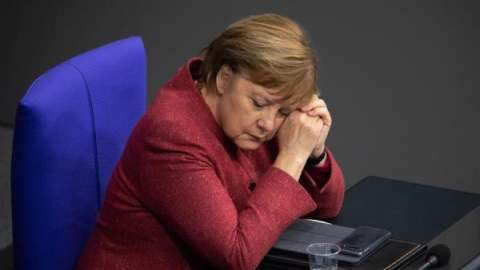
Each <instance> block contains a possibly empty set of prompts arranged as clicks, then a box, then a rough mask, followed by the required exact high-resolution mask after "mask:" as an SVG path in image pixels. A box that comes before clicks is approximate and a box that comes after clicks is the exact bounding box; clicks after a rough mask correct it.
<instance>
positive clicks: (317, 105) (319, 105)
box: [300, 98, 327, 112]
mask: <svg viewBox="0 0 480 270" xmlns="http://www.w3.org/2000/svg"><path fill="white" fill-rule="evenodd" d="M322 107H327V104H326V103H325V101H324V100H323V99H319V98H316V99H315V100H312V101H311V102H310V103H308V104H307V105H305V106H303V107H301V108H300V111H302V112H308V111H311V110H313V109H315V108H322Z"/></svg>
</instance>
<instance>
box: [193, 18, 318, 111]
mask: <svg viewBox="0 0 480 270" xmlns="http://www.w3.org/2000/svg"><path fill="white" fill-rule="evenodd" d="M204 53H205V58H204V62H203V64H202V66H201V68H200V78H199V83H200V84H201V85H205V86H206V87H207V89H209V90H208V91H211V90H212V89H213V90H215V89H216V76H217V74H218V72H219V70H220V68H221V67H222V66H223V65H225V64H226V65H228V66H230V68H231V69H232V71H233V72H234V73H240V74H241V75H242V76H244V77H245V78H246V79H248V80H250V81H252V82H253V83H255V84H258V85H261V86H263V87H266V88H272V89H278V90H279V91H277V92H276V93H272V94H275V95H279V96H280V98H281V99H283V100H287V99H288V100H294V101H297V102H300V103H306V102H308V101H309V100H310V99H311V96H312V95H313V94H318V91H317V61H316V55H315V52H314V50H313V48H312V46H311V43H310V41H309V39H308V38H307V35H306V33H305V31H304V30H303V29H302V28H301V27H300V26H299V25H298V24H297V23H296V22H294V21H293V20H291V19H289V18H286V17H283V16H280V15H276V14H263V15H255V16H250V17H247V18H245V19H242V20H240V21H237V22H235V23H233V24H231V25H230V26H229V27H227V28H226V29H225V31H224V32H223V33H222V34H221V35H220V36H218V37H217V38H216V39H214V40H213V41H212V42H211V43H210V44H209V46H208V47H207V48H205V49H204Z"/></svg>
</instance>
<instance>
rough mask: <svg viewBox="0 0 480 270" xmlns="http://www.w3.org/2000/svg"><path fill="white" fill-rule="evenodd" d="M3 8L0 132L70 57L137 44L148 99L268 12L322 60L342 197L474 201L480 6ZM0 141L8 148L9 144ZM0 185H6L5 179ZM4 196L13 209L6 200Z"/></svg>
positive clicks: (282, 2)
mask: <svg viewBox="0 0 480 270" xmlns="http://www.w3.org/2000/svg"><path fill="white" fill-rule="evenodd" d="M1 5H2V6H3V7H2V8H1V11H0V12H1V13H2V14H1V15H2V16H1V17H2V20H3V22H2V26H1V27H2V28H3V30H2V33H5V34H4V35H3V36H4V42H2V47H3V46H5V47H6V48H4V49H3V50H1V55H2V57H1V59H2V63H6V65H5V64H3V65H0V68H1V70H0V71H1V72H0V74H1V77H0V85H1V88H0V123H2V125H3V126H4V127H6V128H7V129H8V127H11V126H12V125H13V121H14V114H15V106H16V103H17V102H18V100H19V99H20V98H21V96H22V95H23V94H24V93H25V91H26V90H27V88H28V86H29V85H30V84H31V83H32V82H33V80H34V79H35V78H36V77H38V76H39V75H40V74H42V73H43V72H45V71H46V70H48V69H50V68H52V67H53V66H54V65H56V64H58V63H60V62H62V61H64V60H67V59H68V58H70V57H73V56H75V55H77V54H80V53H82V52H85V51H87V50H90V49H93V48H95V47H98V46H100V45H103V44H106V43H108V42H111V41H115V40H118V39H122V38H125V37H128V36H132V35H138V36H141V37H142V38H143V40H144V43H145V47H146V50H147V59H148V100H149V101H150V100H151V99H152V98H153V96H154V95H155V92H156V90H157V89H158V88H159V87H160V86H161V85H162V84H163V83H165V82H166V81H167V80H168V79H169V78H170V77H171V76H172V75H173V74H174V73H175V72H176V70H177V69H178V68H179V67H180V66H182V65H183V64H184V63H185V61H186V60H187V59H188V58H189V57H191V56H193V55H195V54H196V53H197V52H198V51H199V50H200V49H201V48H203V47H204V46H206V45H207V44H208V42H209V41H210V40H211V39H213V38H214V37H216V36H217V35H218V34H219V33H220V32H221V31H222V29H224V28H225V27H226V26H227V25H228V24H230V23H232V22H233V21H235V20H237V19H240V18H242V17H244V16H247V15H250V14H257V13H264V12H274V13H279V14H282V15H286V16H289V17H291V18H293V19H295V20H297V21H298V22H299V23H300V24H301V25H302V26H303V27H304V28H305V29H306V30H307V32H308V33H309V34H310V37H311V39H312V40H313V43H314V46H315V48H316V50H317V53H318V55H319V60H320V61H319V63H320V72H319V74H320V81H319V85H320V87H321V89H322V91H323V97H324V98H325V100H326V101H327V103H328V105H329V108H330V111H331V113H332V116H333V120H334V124H333V129H332V131H331V134H330V137H329V141H328V145H329V146H330V148H331V149H332V150H333V151H334V153H335V155H336V158H337V159H338V161H339V162H340V164H341V166H342V168H343V170H344V174H345V177H346V182H347V187H350V186H351V185H353V184H354V183H356V182H357V181H359V180H360V179H362V178H363V177H365V176H367V175H378V176H384V177H388V178H395V179H400V180H406V181H411V182H416V183H423V184H428V185H435V186H439V187H446V188H451V189H457V190H462V191H469V192H475V193H480V184H479V181H480V165H479V164H478V163H479V161H480V140H479V139H478V138H480V128H479V124H480V91H479V90H480V80H479V77H480V76H479V75H480V64H479V63H480V49H479V48H480V33H479V32H480V30H479V29H480V1H473V0H472V1H454V0H452V1H441V0H437V1H434V0H430V1H423V0H411V1H380V0H378V1H353V0H352V1H342V0H329V1H321V0H317V1H287V0H277V1H273V0H272V1H247V0H244V1H226V0H224V1H122V0H121V1H93V0H83V1H4V2H3V3H2V4H1ZM2 138H8V139H2V140H3V143H4V144H7V145H9V144H11V142H10V141H9V138H11V136H3V137H2ZM5 155H6V156H8V155H9V153H6V154H5ZM7 159H8V158H7ZM5 168H7V166H5ZM7 170H8V168H7ZM2 181H4V182H7V185H8V181H9V179H3V180H2ZM3 186H4V185H2V188H3ZM3 192H4V193H5V190H4V191H3ZM0 198H3V199H2V201H3V203H4V204H8V203H9V202H8V201H9V195H8V194H6V195H5V196H3V195H2V196H1V197H0Z"/></svg>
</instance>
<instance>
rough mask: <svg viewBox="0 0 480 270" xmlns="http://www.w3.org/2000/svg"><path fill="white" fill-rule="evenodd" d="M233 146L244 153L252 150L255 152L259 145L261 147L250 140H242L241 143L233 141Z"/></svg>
mask: <svg viewBox="0 0 480 270" xmlns="http://www.w3.org/2000/svg"><path fill="white" fill-rule="evenodd" d="M235 145H237V147H238V148H240V149H242V150H246V151H252V150H257V148H258V147H260V145H262V142H256V141H252V140H246V141H245V140H242V141H235Z"/></svg>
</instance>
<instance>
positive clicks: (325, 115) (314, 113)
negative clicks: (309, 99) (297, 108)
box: [307, 108, 332, 125]
mask: <svg viewBox="0 0 480 270" xmlns="http://www.w3.org/2000/svg"><path fill="white" fill-rule="evenodd" d="M307 115H308V116H311V117H319V118H321V119H322V121H323V122H324V123H325V124H326V125H331V123H332V117H331V116H330V112H329V111H328V109H327V108H315V109H313V110H311V111H308V112H307Z"/></svg>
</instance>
